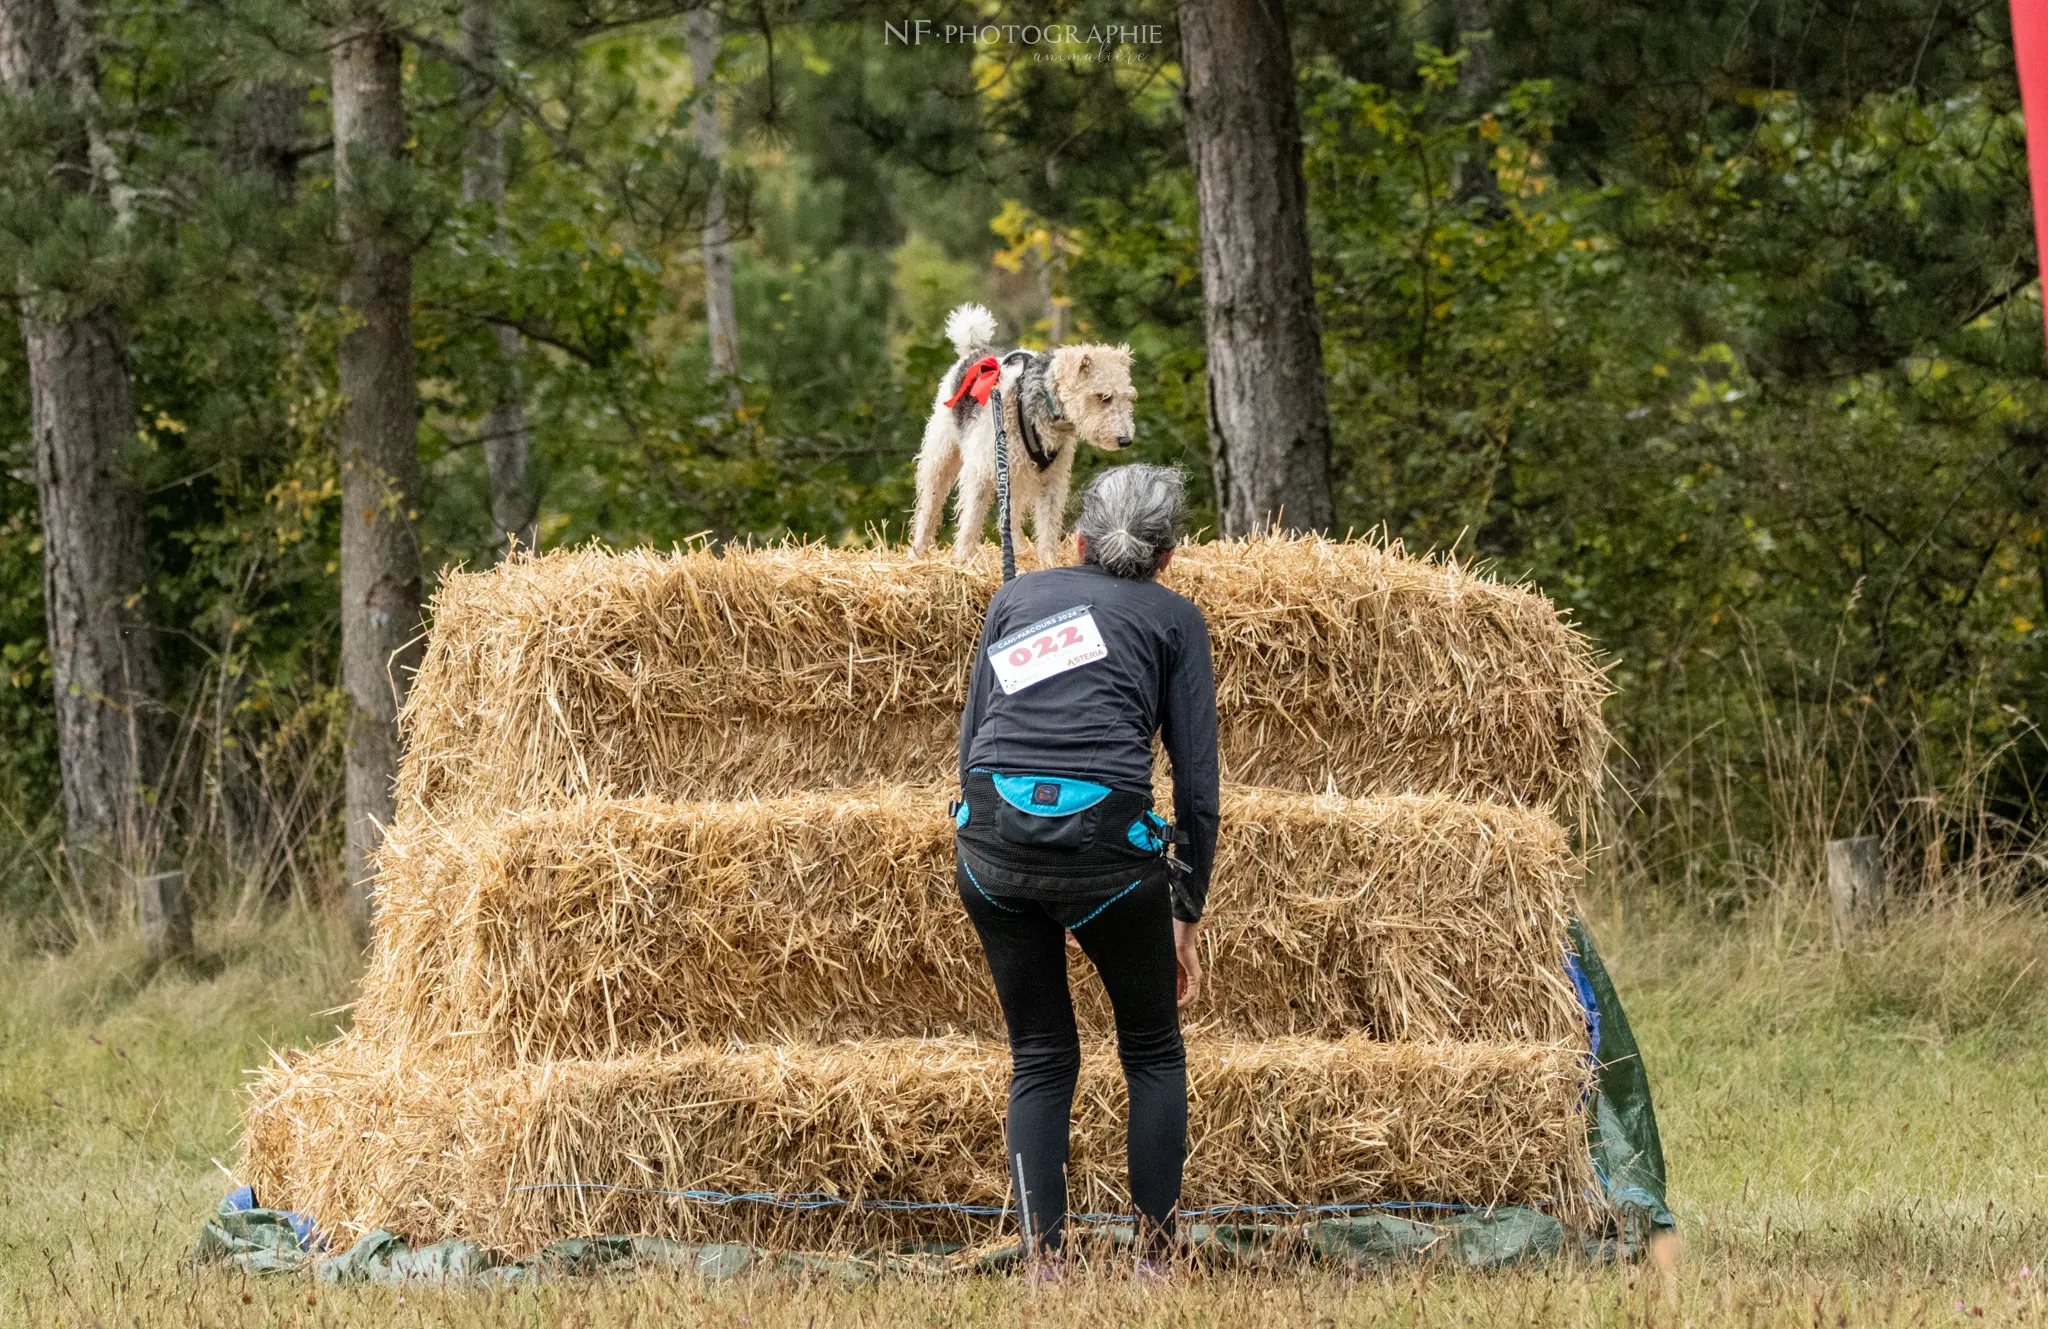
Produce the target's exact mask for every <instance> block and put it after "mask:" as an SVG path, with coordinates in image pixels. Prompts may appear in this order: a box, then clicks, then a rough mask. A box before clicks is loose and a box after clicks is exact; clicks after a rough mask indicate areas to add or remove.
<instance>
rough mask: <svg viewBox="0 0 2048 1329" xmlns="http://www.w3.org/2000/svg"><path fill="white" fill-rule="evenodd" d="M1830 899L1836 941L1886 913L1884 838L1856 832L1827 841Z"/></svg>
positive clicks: (1839, 942) (1842, 940)
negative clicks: (1846, 837)
mask: <svg viewBox="0 0 2048 1329" xmlns="http://www.w3.org/2000/svg"><path fill="white" fill-rule="evenodd" d="M1828 898H1829V901H1830V902H1831V903H1832V905H1833V906H1834V918H1835V944H1836V945H1837V946H1842V945H1846V944H1847V943H1848V941H1849V938H1850V937H1851V936H1853V935H1854V934H1856V933H1857V932H1860V931H1862V930H1863V929H1864V928H1866V927H1868V926H1870V925H1871V924H1872V923H1874V922H1876V921H1877V919H1878V916H1879V915H1880V914H1882V913H1883V912H1884V841H1883V840H1882V839H1881V838H1879V837H1878V836H1875V835H1857V836H1852V837H1851V838H1849V839H1846V840H1830V841H1828Z"/></svg>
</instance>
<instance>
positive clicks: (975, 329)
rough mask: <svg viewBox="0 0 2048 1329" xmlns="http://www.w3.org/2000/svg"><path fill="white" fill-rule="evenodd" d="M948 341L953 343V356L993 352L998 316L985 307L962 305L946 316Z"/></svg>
mask: <svg viewBox="0 0 2048 1329" xmlns="http://www.w3.org/2000/svg"><path fill="white" fill-rule="evenodd" d="M946 340H947V341H949V342H952V343H953V354H955V355H959V356H968V355H973V354H974V353H975V352H977V351H990V350H993V349H994V348H995V344H996V316H995V315H994V314H991V313H989V312H988V308H987V306H985V305H961V306H960V307H959V308H958V309H956V310H954V311H953V312H952V313H950V314H948V315H946Z"/></svg>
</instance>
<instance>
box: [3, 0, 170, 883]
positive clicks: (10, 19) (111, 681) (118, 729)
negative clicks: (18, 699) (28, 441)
mask: <svg viewBox="0 0 2048 1329" xmlns="http://www.w3.org/2000/svg"><path fill="white" fill-rule="evenodd" d="M89 41H90V38H89V35H88V34H87V33H86V32H85V31H83V30H82V29H81V28H80V27H79V26H78V24H77V22H76V21H75V17H74V16H73V15H71V14H69V13H68V12H67V11H64V10H62V9H60V8H59V7H58V6H57V5H56V4H54V3H51V2H50V0H0V86H4V87H5V89H6V91H7V92H8V93H9V94H10V95H11V96H14V97H18V98H23V99H26V98H31V97H40V98H43V99H46V100H55V101H60V102H62V103H65V104H67V105H68V109H69V112H70V114H71V117H72V120H73V124H72V130H73V132H72V135H71V143H70V145H69V148H68V151H66V152H65V153H64V156H65V157H66V158H67V159H68V160H66V161H65V162H64V166H65V167H66V169H64V170H62V171H59V172H56V173H53V175H52V177H51V186H50V187H51V188H53V189H57V190H63V191H66V192H67V193H69V194H72V195H78V194H85V195H90V196H92V197H93V198H95V199H97V200H98V201H99V202H100V203H101V204H103V205H105V206H107V207H109V208H110V209H111V210H112V211H113V212H114V214H115V217H116V223H117V225H118V224H119V223H120V220H121V218H122V216H123V214H124V212H125V209H126V206H127V202H126V200H127V199H128V195H127V192H126V191H125V190H124V189H123V188H122V186H121V183H120V178H119V175H118V170H117V167H116V163H115V160H114V157H113V155H112V153H111V151H109V150H108V149H107V148H106V145H105V143H104V142H103V141H102V139H101V137H100V135H99V133H98V132H97V131H98V126H97V124H96V123H95V116H96V114H97V111H98V106H99V97H98V74H97V70H96V68H95V65H94V61H93V60H92V57H91V48H90V46H89ZM16 290H17V292H18V294H19V296H20V300H21V303H20V306H19V308H20V310H21V335H22V341H23V343H24V345H25V348H26V351H27V356H28V371H29V400H30V419H31V425H30V428H31V433H32V436H33V439H34V444H35V466H36V496H37V499H38V501H39V505H40V511H41V518H42V534H43V606H44V614H45V618H46V621H47V625H48V631H49V649H50V666H51V674H52V676H53V679H54V681H55V684H56V694H57V695H56V710H57V756H58V762H59V765H60V767H61V770H62V774H63V782H64V822H65V830H66V851H67V858H68V861H69V864H70V869H71V874H72V879H73V881H74V883H75V884H77V885H78V886H80V887H84V886H86V885H88V883H89V881H90V880H91V879H93V878H103V877H104V876H105V872H106V869H107V868H108V867H109V866H113V867H126V868H130V869H132V868H134V867H136V866H138V862H137V860H138V859H139V857H140V853H141V850H142V843H141V841H142V837H143V831H144V827H143V825H142V819H143V810H144V806H145V805H144V802H143V800H142V798H141V790H142V786H143V784H144V783H145V782H146V781H148V780H150V779H152V778H154V777H156V776H158V775H159V774H160V772H159V771H158V769H157V767H158V761H159V746H160V745H159V744H158V742H157V741H156V738H157V731H158V725H159V716H158V715H157V713H156V711H155V709H154V698H155V696H156V692H157V674H156V663H155V656H154V653H153V651H152V649H151V645H150V640H149V631H148V623H147V620H146V619H145V616H144V614H143V611H142V607H141V606H142V597H143V592H144V588H145V586H146V585H147V580H148V558H147V551H146V549H145V546H144V543H143V535H142V521H143V501H142V493H141V490H140V488H139V486H138V485H137V483H136V481H135V478H134V476H133V475H132V474H131V472H130V469H129V460H130V459H129V457H127V456H126V455H124V454H125V453H126V451H127V448H128V445H129V443H130V441H131V440H132V439H133V438H134V437H135V407H134V399H133V396H132V394H131V391H130V387H129V382H128V366H127V355H126V349H125V344H124V341H123V337H122V333H121V328H120V324H119V321H118V320H117V319H116V318H115V316H114V313H113V311H112V310H110V309H107V308H105V307H103V306H98V305H92V304H87V305H81V304H80V303H79V302H78V301H77V300H76V299H75V298H72V297H70V296H68V295H67V294H66V293H64V292H60V291H51V290H40V289H37V288H35V287H34V286H33V285H32V284H31V283H30V282H28V281H27V280H26V279H25V278H21V277H17V281H16Z"/></svg>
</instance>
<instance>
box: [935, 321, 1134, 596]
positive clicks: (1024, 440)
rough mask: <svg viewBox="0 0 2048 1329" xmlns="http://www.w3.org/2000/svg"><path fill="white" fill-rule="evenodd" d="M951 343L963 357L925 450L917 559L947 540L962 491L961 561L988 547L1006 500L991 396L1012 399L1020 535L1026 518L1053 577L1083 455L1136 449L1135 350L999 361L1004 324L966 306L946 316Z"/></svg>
mask: <svg viewBox="0 0 2048 1329" xmlns="http://www.w3.org/2000/svg"><path fill="white" fill-rule="evenodd" d="M946 337H947V340H949V341H951V342H952V343H953V350H954V352H955V353H956V355H957V356H958V358H957V359H956V360H954V362H953V367H952V368H951V369H948V370H947V371H946V375H945V377H944V378H942V379H940V380H939V391H938V395H937V396H936V397H935V398H934V399H933V401H932V415H931V419H930V420H928V421H926V423H925V427H924V444H923V446H922V447H920V448H919V449H918V454H917V514H916V516H915V517H914V518H913V519H912V521H911V527H910V552H911V553H913V554H919V555H922V554H924V553H926V552H928V551H929V550H930V549H931V547H932V542H933V541H934V540H936V539H937V538H938V534H939V519H940V515H941V512H942V509H943V508H944V506H945V502H946V495H947V493H948V492H950V491H951V490H952V488H953V485H954V483H955V481H958V483H959V486H960V502H959V506H958V516H959V521H960V532H959V535H958V536H957V537H956V538H955V541H954V551H955V553H956V554H958V556H959V557H960V558H961V559H962V560H965V559H966V558H968V557H969V556H970V555H971V554H972V553H973V552H974V547H975V546H976V545H977V544H979V543H980V542H981V528H982V524H983V523H984V522H985V521H987V520H988V507H989V503H990V502H991V501H992V500H993V499H994V497H995V492H996V432H995V413H994V412H992V411H990V410H989V409H988V400H989V390H990V389H991V388H994V387H1001V388H1002V392H1003V414H1004V429H1005V432H1006V435H1007V437H1008V441H1009V452H1010V529H1011V531H1012V533H1013V535H1014V538H1015V540H1016V543H1017V544H1018V545H1019V546H1020V547H1021V546H1022V545H1023V543H1024V514H1025V513H1026V512H1027V511H1028V512H1030V514H1031V533H1032V537H1033V539H1034V541H1035V543H1036V545H1037V548H1038V562H1039V565H1040V566H1042V567H1051V566H1052V562H1053V557H1054V554H1055V553H1056V551H1057V550H1058V549H1059V543H1060V538H1061V536H1062V535H1063V534H1065V532H1064V530H1063V525H1064V521H1065V514H1066V507H1067V487H1068V485H1069V484H1070V483H1071V482H1072V480H1073V475H1074V448H1075V446H1076V445H1077V444H1080V443H1092V444H1094V445H1095V446H1096V447H1098V448H1102V449H1103V450H1105V451H1108V452H1114V451H1116V450H1117V449H1118V448H1123V447H1128V446H1129V445H1130V442H1131V434H1132V429H1133V426H1132V423H1131V404H1132V402H1134V401H1135V400H1137V395H1138V394H1137V392H1136V391H1135V390H1134V389H1133V388H1132V387H1131V348H1130V347H1128V346H1062V347H1059V348H1058V349H1056V350H1051V351H1011V352H1010V353H1009V354H1007V355H1004V356H1001V357H1000V358H999V357H998V356H997V355H996V354H995V338H996V320H995V315H993V314H991V313H989V312H988V310H987V309H985V308H983V307H982V306H981V305H961V306H960V307H959V308H958V309H955V310H954V311H953V312H952V313H950V314H948V315H947V316H946Z"/></svg>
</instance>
